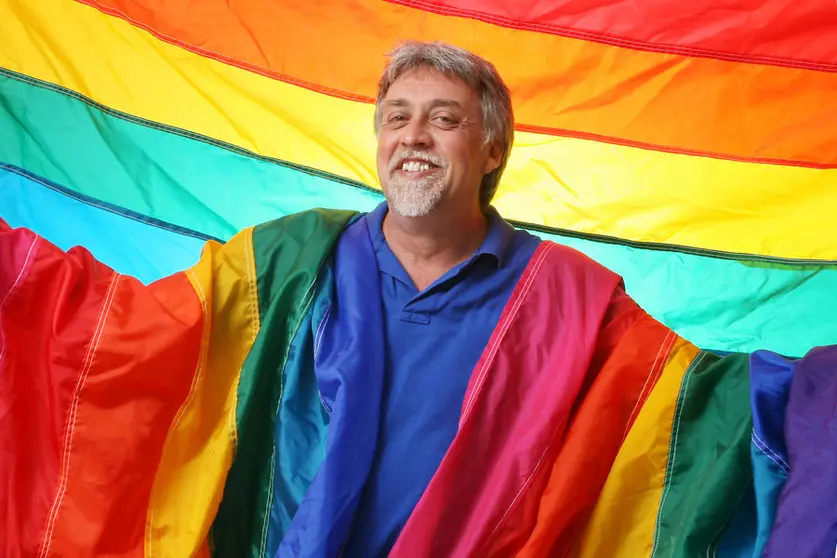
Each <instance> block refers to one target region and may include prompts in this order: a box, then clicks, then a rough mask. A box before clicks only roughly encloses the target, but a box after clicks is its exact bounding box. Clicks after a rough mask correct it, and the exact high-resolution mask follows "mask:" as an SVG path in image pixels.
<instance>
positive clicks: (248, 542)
mask: <svg viewBox="0 0 837 558" xmlns="http://www.w3.org/2000/svg"><path fill="white" fill-rule="evenodd" d="M352 215H353V213H352V212H347V211H341V212H323V211H308V212H305V213H302V214H299V215H294V216H291V217H287V218H284V219H280V220H277V221H272V222H269V223H266V224H264V225H261V226H258V227H256V229H255V230H254V232H253V246H254V249H255V254H256V273H257V276H258V294H259V313H260V316H261V327H260V329H259V334H258V336H257V337H256V342H255V343H254V345H253V349H252V350H251V351H250V354H249V355H248V357H247V359H246V361H245V363H244V366H243V368H242V371H241V380H240V383H239V388H238V407H237V411H236V424H237V428H238V432H239V438H238V446H237V451H236V456H235V459H234V461H233V465H232V468H231V469H230V472H229V476H228V478H227V483H226V485H225V487H224V499H223V502H222V504H221V507H220V509H219V510H218V515H217V517H216V520H215V523H214V525H213V530H212V536H213V539H214V540H213V543H214V548H215V550H216V555H217V556H240V555H241V549H245V548H246V549H248V555H250V556H264V555H265V550H266V549H265V546H266V543H267V541H266V538H267V530H266V525H267V521H266V519H267V518H266V515H267V514H268V513H269V509H270V505H271V496H272V486H273V476H274V472H275V471H274V463H275V457H276V456H275V452H274V430H275V426H276V422H275V421H276V414H277V411H278V404H279V401H280V400H281V398H282V390H283V387H284V384H285V382H284V378H285V374H286V373H289V372H288V370H286V364H288V362H289V361H292V362H296V363H297V364H298V363H299V361H298V359H297V358H296V355H293V356H292V355H290V349H291V342H292V341H294V340H295V338H296V337H297V334H298V333H299V332H300V331H306V332H307V334H308V337H309V338H313V334H312V333H311V331H310V324H309V327H308V329H307V330H301V327H302V324H303V323H304V322H305V318H306V315H307V314H308V312H309V310H310V308H311V302H312V300H313V297H314V289H313V286H314V282H315V280H316V278H317V274H318V273H319V270H320V268H321V266H322V264H323V262H324V261H325V259H326V258H327V257H328V254H329V253H330V251H331V249H332V247H333V245H334V243H335V241H336V239H337V237H338V236H339V234H340V232H341V231H342V230H343V228H344V227H345V225H346V223H347V222H348V221H349V219H350V218H351V217H352ZM280 248H281V249H280ZM297 342H299V339H297ZM277 376H281V377H282V378H283V381H282V382H277V381H276V377H277ZM265 417H271V418H270V419H269V420H265Z"/></svg>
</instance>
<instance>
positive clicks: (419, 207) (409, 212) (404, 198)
mask: <svg viewBox="0 0 837 558" xmlns="http://www.w3.org/2000/svg"><path fill="white" fill-rule="evenodd" d="M405 159H418V160H422V161H427V162H428V163H431V164H432V165H434V166H436V167H438V168H436V169H435V171H434V172H433V173H432V174H430V175H429V176H424V177H421V178H409V177H404V176H395V175H394V174H395V171H396V170H397V169H398V168H400V166H401V161H403V160H405ZM444 167H445V165H444V162H443V161H442V160H441V158H439V157H437V156H436V155H433V154H430V153H423V152H418V151H407V152H401V153H397V154H395V155H393V157H392V160H391V161H390V165H389V171H390V175H389V188H388V194H389V206H390V209H391V210H393V211H395V212H396V213H398V214H399V215H402V216H403V217H423V216H425V215H427V214H428V213H430V212H431V211H433V210H434V209H435V208H436V206H437V205H439V202H440V201H442V196H443V195H444V193H445V182H444Z"/></svg>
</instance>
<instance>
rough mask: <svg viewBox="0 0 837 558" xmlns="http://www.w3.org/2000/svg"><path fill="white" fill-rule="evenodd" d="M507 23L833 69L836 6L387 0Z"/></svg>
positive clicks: (751, 0)
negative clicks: (730, 6) (727, 6)
mask: <svg viewBox="0 0 837 558" xmlns="http://www.w3.org/2000/svg"><path fill="white" fill-rule="evenodd" d="M387 1H390V2H392V3H394V4H401V5H404V6H410V7H413V8H417V9H420V10H426V11H431V12H435V13H440V14H444V15H452V16H459V17H469V18H473V19H477V20H480V21H484V22H486V23H491V24H494V25H501V26H503V27H509V28H511V29H521V30H527V31H536V32H540V33H552V34H556V35H563V36H565V37H573V38H578V39H584V40H590V41H598V42H602V43H606V44H611V45H615V46H622V47H629V48H636V49H642V50H651V51H655V52H668V53H671V54H680V55H686V56H707V57H713V58H719V59H722V60H731V61H736V62H751V63H759V64H772V65H777V66H790V67H795V68H807V69H813V70H823V71H831V72H833V71H837V41H835V40H834V39H833V37H834V36H835V35H837V10H835V8H834V5H833V4H832V3H828V2H797V1H794V0H767V1H759V0H743V1H738V2H736V4H735V6H734V8H729V9H724V8H723V7H722V6H718V5H717V3H714V2H710V1H708V0H703V1H697V2H686V3H684V2H670V1H668V0H645V1H643V2H634V1H632V0H610V1H609V2H598V3H592V4H591V3H590V2H589V1H588V0H527V1H526V2H508V1H505V0H387Z"/></svg>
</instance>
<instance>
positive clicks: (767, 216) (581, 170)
mask: <svg viewBox="0 0 837 558" xmlns="http://www.w3.org/2000/svg"><path fill="white" fill-rule="evenodd" d="M0 11H2V13H4V14H6V17H4V18H2V19H0V36H2V37H3V39H4V40H3V41H2V42H0V66H3V67H6V68H9V69H11V70H14V71H17V72H21V73H25V74H28V75H30V76H33V77H35V78H38V79H41V80H45V81H50V82H53V83H57V84H60V85H62V86H64V87H67V88H69V89H73V90H75V91H78V92H80V93H82V94H84V95H86V96H89V97H92V98H93V99H95V100H97V101H99V102H101V103H103V104H105V105H107V106H109V107H112V108H116V109H118V110H121V111H125V112H129V113H131V114H134V115H137V116H141V117H143V118H146V119H149V120H152V121H155V122H160V123H164V124H168V125H171V126H176V127H180V128H184V129H186V130H190V131H193V132H197V133H200V134H204V135H206V136H209V137H212V138H215V139H218V140H222V141H225V142H229V143H231V144H235V145H238V146H240V147H243V148H245V149H248V150H251V151H253V152H255V153H258V154H261V155H266V156H271V157H276V158H279V159H282V160H285V161H289V162H292V163H297V164H301V165H305V166H309V167H313V168H316V169H319V170H323V171H327V172H330V173H333V174H336V175H339V176H343V177H347V178H350V179H354V180H358V181H361V182H364V183H366V184H369V185H376V184H377V180H376V176H375V169H374V161H375V158H374V149H375V138H374V136H373V133H372V125H371V122H372V111H373V107H372V106H370V105H367V104H363V103H355V102H351V101H346V100H342V99H336V98H332V97H328V96H326V95H322V94H319V93H314V92H311V91H308V90H305V89H302V88H298V87H294V86H291V85H288V84H285V83H281V82H278V81H275V80H272V79H269V78H266V77H264V76H261V75H257V74H254V73H251V72H247V71H244V70H241V69H238V68H235V67H232V66H228V65H225V64H222V63H220V62H217V61H214V60H211V59H208V58H204V57H201V56H198V55H196V54H193V53H190V52H188V51H185V50H182V49H179V48H177V47H174V46H172V45H169V44H167V43H163V42H162V41H159V40H157V39H156V38H154V37H153V36H152V35H150V34H148V33H146V32H145V31H142V30H140V29H138V28H134V27H132V26H131V25H129V24H128V23H126V22H124V21H122V20H120V19H118V18H112V17H108V16H106V15H104V14H102V13H100V12H98V11H96V10H94V9H93V8H91V7H89V6H86V5H82V4H80V3H77V2H68V1H66V0H41V1H39V2H27V1H26V0H0ZM579 79H588V76H586V75H579ZM594 86H595V84H591V87H594ZM695 86H696V87H699V86H700V84H695ZM676 117H677V115H676V114H673V115H672V118H676ZM835 183H837V170H816V169H805V168H795V167H782V166H773V165H762V164H755V163H742V162H732V161H725V160H719V159H710V158H704V157H694V156H687V155H679V154H669V153H662V152H657V151H648V150H643V149H638V148H633V147H624V146H616V145H609V144H602V143H598V142H593V141H586V140H578V139H568V138H559V137H554V136H546V135H539V134H531V133H519V134H518V139H517V142H516V145H515V150H514V153H513V156H512V160H511V161H510V163H509V167H508V171H507V173H506V176H505V179H504V182H503V185H502V186H501V191H500V192H499V194H498V197H497V199H496V203H495V205H496V206H497V207H498V208H499V209H500V211H501V212H502V213H503V214H504V215H505V216H506V217H509V218H513V219H519V220H521V221H526V222H529V223H534V224H542V225H549V226H555V227H562V228H569V229H573V230H576V231H582V232H589V233H598V234H606V235H611V236H617V237H621V238H624V239H630V240H639V241H651V242H663V243H672V244H679V245H685V246H694V247H700V248H707V249H715V250H722V251H730V252H744V253H751V254H762V255H769V256H777V257H785V258H803V259H837V244H835V243H834V242H833V241H832V239H833V238H834V236H835V232H837V231H835V224H834V220H833V219H831V218H830V216H829V211H830V208H832V207H837V188H834V184H835Z"/></svg>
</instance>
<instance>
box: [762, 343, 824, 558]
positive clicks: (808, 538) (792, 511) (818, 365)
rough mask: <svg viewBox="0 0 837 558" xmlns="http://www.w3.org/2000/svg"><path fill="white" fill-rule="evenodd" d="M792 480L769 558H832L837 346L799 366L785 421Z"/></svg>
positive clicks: (779, 513)
mask: <svg viewBox="0 0 837 558" xmlns="http://www.w3.org/2000/svg"><path fill="white" fill-rule="evenodd" d="M785 438H786V441H787V447H788V454H789V457H790V475H789V476H788V481H787V483H785V486H784V489H783V490H782V494H781V496H780V498H779V506H778V509H777V511H776V521H775V522H774V523H773V530H772V532H771V534H770V539H769V541H768V543H767V548H766V549H765V554H764V556H765V557H768V558H788V557H791V556H792V557H794V558H809V557H810V558H814V557H817V558H819V557H823V558H825V557H828V558H834V556H835V549H837V346H833V347H828V348H819V349H814V350H813V351H811V352H810V353H808V355H807V356H806V357H805V358H804V359H802V360H801V361H799V363H798V364H797V366H796V370H795V371H794V377H793V381H792V383H791V389H790V398H789V400H788V407H787V414H786V419H785Z"/></svg>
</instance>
